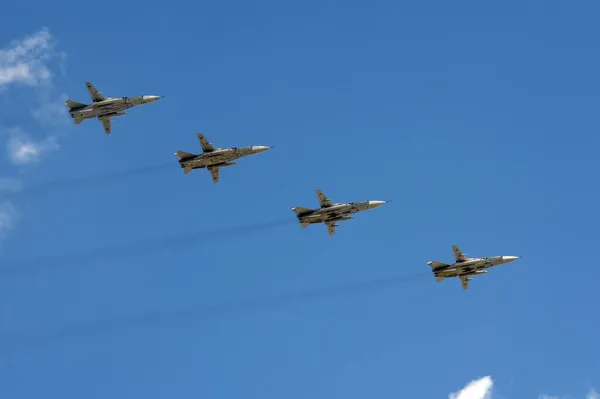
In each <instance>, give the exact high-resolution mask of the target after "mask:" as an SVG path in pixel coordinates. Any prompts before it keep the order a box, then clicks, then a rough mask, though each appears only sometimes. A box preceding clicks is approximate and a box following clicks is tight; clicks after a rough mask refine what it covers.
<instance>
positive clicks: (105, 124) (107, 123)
mask: <svg viewBox="0 0 600 399" xmlns="http://www.w3.org/2000/svg"><path fill="white" fill-rule="evenodd" d="M98 119H100V122H102V126H103V127H104V132H105V133H106V134H110V132H111V122H110V118H109V117H105V118H98Z"/></svg>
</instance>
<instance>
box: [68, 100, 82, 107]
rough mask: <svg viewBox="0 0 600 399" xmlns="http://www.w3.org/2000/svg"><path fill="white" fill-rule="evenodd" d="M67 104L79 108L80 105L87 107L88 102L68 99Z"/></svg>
mask: <svg viewBox="0 0 600 399" xmlns="http://www.w3.org/2000/svg"><path fill="white" fill-rule="evenodd" d="M65 105H66V106H67V107H69V108H79V107H85V106H86V105H87V104H82V103H80V102H77V101H73V100H67V101H65Z"/></svg>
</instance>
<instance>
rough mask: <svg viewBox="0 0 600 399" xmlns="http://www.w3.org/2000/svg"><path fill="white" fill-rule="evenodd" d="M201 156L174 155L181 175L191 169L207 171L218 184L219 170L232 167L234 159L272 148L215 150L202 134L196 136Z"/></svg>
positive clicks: (258, 146) (180, 152)
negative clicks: (181, 172)
mask: <svg viewBox="0 0 600 399" xmlns="http://www.w3.org/2000/svg"><path fill="white" fill-rule="evenodd" d="M197 137H198V141H199V142H200V147H202V154H192V153H189V152H185V151H177V152H175V155H176V156H177V157H178V158H179V165H180V166H181V168H182V169H183V173H185V174H188V173H190V172H191V171H192V170H193V169H204V168H206V169H208V171H209V172H210V174H211V176H212V181H213V183H215V184H216V183H218V182H219V169H220V168H224V167H226V166H233V165H235V164H236V163H235V162H234V161H235V160H236V159H239V158H242V157H247V156H250V155H255V154H260V153H261V152H264V151H267V150H268V149H270V148H272V147H267V146H263V145H252V146H246V147H231V148H215V147H214V146H213V145H212V144H211V143H210V142H209V141H208V140H207V139H206V137H204V135H203V134H202V133H198V135H197Z"/></svg>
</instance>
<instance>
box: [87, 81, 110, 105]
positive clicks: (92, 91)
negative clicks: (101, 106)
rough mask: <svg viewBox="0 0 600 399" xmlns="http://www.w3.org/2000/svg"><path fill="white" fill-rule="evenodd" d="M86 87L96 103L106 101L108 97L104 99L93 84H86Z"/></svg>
mask: <svg viewBox="0 0 600 399" xmlns="http://www.w3.org/2000/svg"><path fill="white" fill-rule="evenodd" d="M85 85H86V86H87V89H88V91H89V92H90V97H92V100H93V101H94V102H98V101H104V100H106V97H104V96H103V95H102V93H100V92H99V91H98V89H96V88H95V87H94V85H93V84H92V83H91V82H85Z"/></svg>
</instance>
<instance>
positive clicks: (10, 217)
mask: <svg viewBox="0 0 600 399" xmlns="http://www.w3.org/2000/svg"><path fill="white" fill-rule="evenodd" d="M17 218H18V213H17V209H16V208H15V206H14V205H13V204H12V202H10V201H6V200H5V201H2V200H0V241H1V240H3V239H4V238H6V235H7V234H8V233H9V232H10V231H11V230H12V229H13V228H14V227H15V225H16V224H17Z"/></svg>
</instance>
